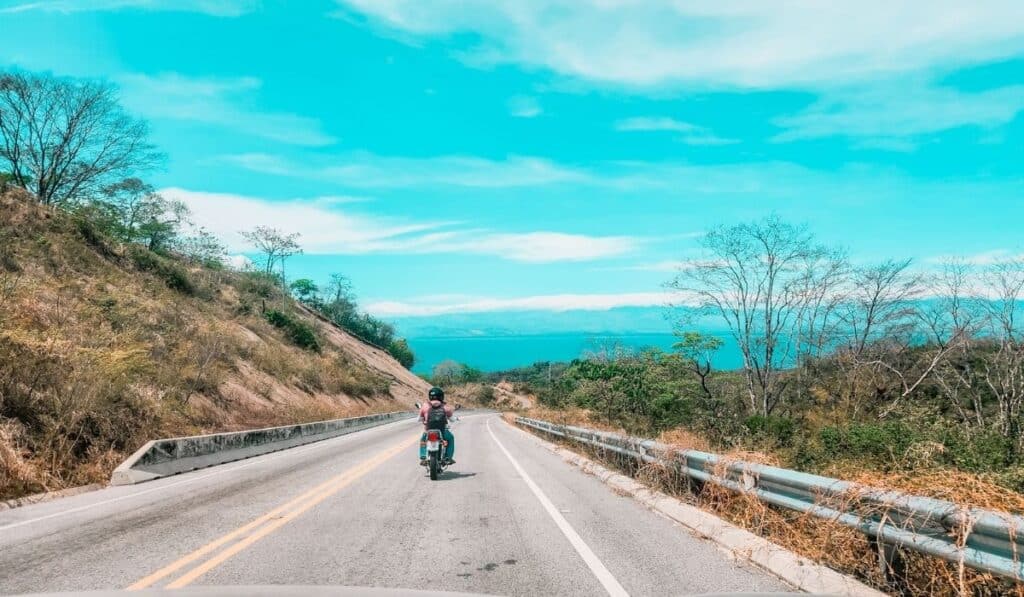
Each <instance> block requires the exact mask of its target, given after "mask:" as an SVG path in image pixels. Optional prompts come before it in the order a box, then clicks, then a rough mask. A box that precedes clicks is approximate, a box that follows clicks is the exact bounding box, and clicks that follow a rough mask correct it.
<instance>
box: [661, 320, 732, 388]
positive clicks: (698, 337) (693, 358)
mask: <svg viewBox="0 0 1024 597" xmlns="http://www.w3.org/2000/svg"><path fill="white" fill-rule="evenodd" d="M679 338H680V340H679V342H676V343H675V344H673V345H672V348H674V349H675V350H676V352H677V353H679V355H680V356H681V357H682V358H683V362H684V363H685V364H686V366H687V369H688V370H690V371H692V372H693V373H694V374H696V375H697V378H698V379H700V387H701V389H702V390H703V391H704V395H705V396H707V398H708V399H709V400H711V399H712V398H713V396H712V395H711V389H710V388H708V376H709V375H711V361H712V360H713V359H714V356H715V353H716V352H718V350H719V349H720V348H722V345H723V344H724V342H722V339H721V338H718V337H715V336H709V335H705V334H701V333H700V332H683V333H682V334H679Z"/></svg>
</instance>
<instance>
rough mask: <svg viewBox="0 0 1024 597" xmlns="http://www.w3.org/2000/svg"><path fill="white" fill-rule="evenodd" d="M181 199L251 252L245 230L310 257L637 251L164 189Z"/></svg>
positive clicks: (563, 255) (573, 257)
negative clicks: (279, 235)
mask: <svg viewBox="0 0 1024 597" xmlns="http://www.w3.org/2000/svg"><path fill="white" fill-rule="evenodd" d="M160 192H161V193H162V194H163V195H165V196H166V197H168V198H171V199H177V200H180V201H183V202H184V203H185V204H186V205H187V206H188V207H189V209H190V210H191V211H192V214H193V219H194V220H195V223H196V224H197V225H199V226H201V227H203V228H206V229H207V230H210V231H211V232H213V233H214V234H216V235H217V236H218V237H219V238H220V239H221V240H222V241H223V242H225V243H226V244H227V245H228V248H229V249H230V250H231V251H236V252H240V251H245V250H247V249H248V248H249V247H248V245H247V243H246V241H245V239H244V238H242V236H241V234H239V233H240V231H243V230H251V229H253V228H255V227H256V226H260V225H266V226H273V227H275V228H278V229H280V230H282V231H284V232H287V233H293V232H298V233H299V234H301V238H300V244H301V245H302V247H303V250H304V251H306V252H307V253H315V254H366V253H405V254H409V253H467V254H474V255H489V256H494V257H499V258H502V259H508V260H512V261H521V262H527V263H551V262H556V261H587V260H594V259H601V258H604V257H616V256H620V255H624V254H627V253H630V252H632V251H634V250H635V249H636V248H637V247H638V246H639V245H640V244H641V241H640V240H639V239H635V238H632V237H626V236H588V235H582V234H566V233H561V232H546V231H538V232H525V233H507V232H495V231H492V230H480V229H467V228H454V227H453V225H452V224H451V223H446V222H404V221H398V220H393V219H388V218H380V217H376V216H369V215H362V214H352V213H346V212H343V211H340V210H338V209H337V207H338V202H337V201H336V200H335V199H336V198H334V197H328V198H314V199H308V200H301V199H295V200H289V201H268V200H264V199H259V198H255V197H245V196H241V195H231V194H224V193H204V192H196V191H189V190H186V189H180V188H168V189H163V190H161V191H160Z"/></svg>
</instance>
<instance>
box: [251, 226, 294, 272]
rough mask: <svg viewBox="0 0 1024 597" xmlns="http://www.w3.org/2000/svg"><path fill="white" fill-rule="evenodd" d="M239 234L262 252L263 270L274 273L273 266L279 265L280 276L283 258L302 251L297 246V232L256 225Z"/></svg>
mask: <svg viewBox="0 0 1024 597" xmlns="http://www.w3.org/2000/svg"><path fill="white" fill-rule="evenodd" d="M241 234H242V236H243V237H244V238H245V239H246V240H247V241H249V242H250V243H252V245H253V246H254V247H256V248H257V249H259V251H260V252H261V253H263V265H264V271H265V272H266V273H268V274H272V273H274V269H275V267H277V266H280V267H281V276H282V277H284V262H285V260H286V259H288V258H289V257H291V256H293V255H299V254H301V253H302V248H301V247H300V246H299V237H300V236H301V235H300V234H299V233H298V232H293V233H291V234H287V233H285V232H282V231H281V230H278V229H277V228H271V227H269V226H257V227H256V228H255V229H253V230H250V231H248V232H242V233H241Z"/></svg>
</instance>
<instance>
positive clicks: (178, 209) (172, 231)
mask: <svg viewBox="0 0 1024 597" xmlns="http://www.w3.org/2000/svg"><path fill="white" fill-rule="evenodd" d="M188 216H189V210H188V207H187V206H186V205H185V204H184V203H182V202H181V201H176V200H171V199H165V198H164V197H162V196H160V195H157V194H155V193H154V194H150V195H149V196H147V198H146V200H145V201H144V202H143V205H142V207H141V208H140V214H139V225H138V228H137V240H140V241H141V242H142V243H143V244H144V245H146V247H147V248H148V249H149V250H150V251H162V250H165V249H168V248H171V246H172V244H173V242H174V240H175V239H177V238H178V235H179V234H180V232H181V228H182V226H184V225H185V224H186V223H188Z"/></svg>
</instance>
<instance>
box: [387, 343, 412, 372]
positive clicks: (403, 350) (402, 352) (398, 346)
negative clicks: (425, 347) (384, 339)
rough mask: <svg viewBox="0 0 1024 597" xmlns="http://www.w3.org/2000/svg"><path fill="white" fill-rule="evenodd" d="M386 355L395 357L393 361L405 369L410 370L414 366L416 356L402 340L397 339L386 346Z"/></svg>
mask: <svg viewBox="0 0 1024 597" xmlns="http://www.w3.org/2000/svg"><path fill="white" fill-rule="evenodd" d="M388 354H390V355H391V356H393V357H395V360H396V361H398V362H399V363H401V364H402V366H403V367H405V368H406V369H410V368H412V366H413V365H415V364H416V355H414V354H413V352H412V349H411V348H409V343H408V342H406V341H405V339H404V338H399V339H398V340H394V341H392V342H391V344H388Z"/></svg>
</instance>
